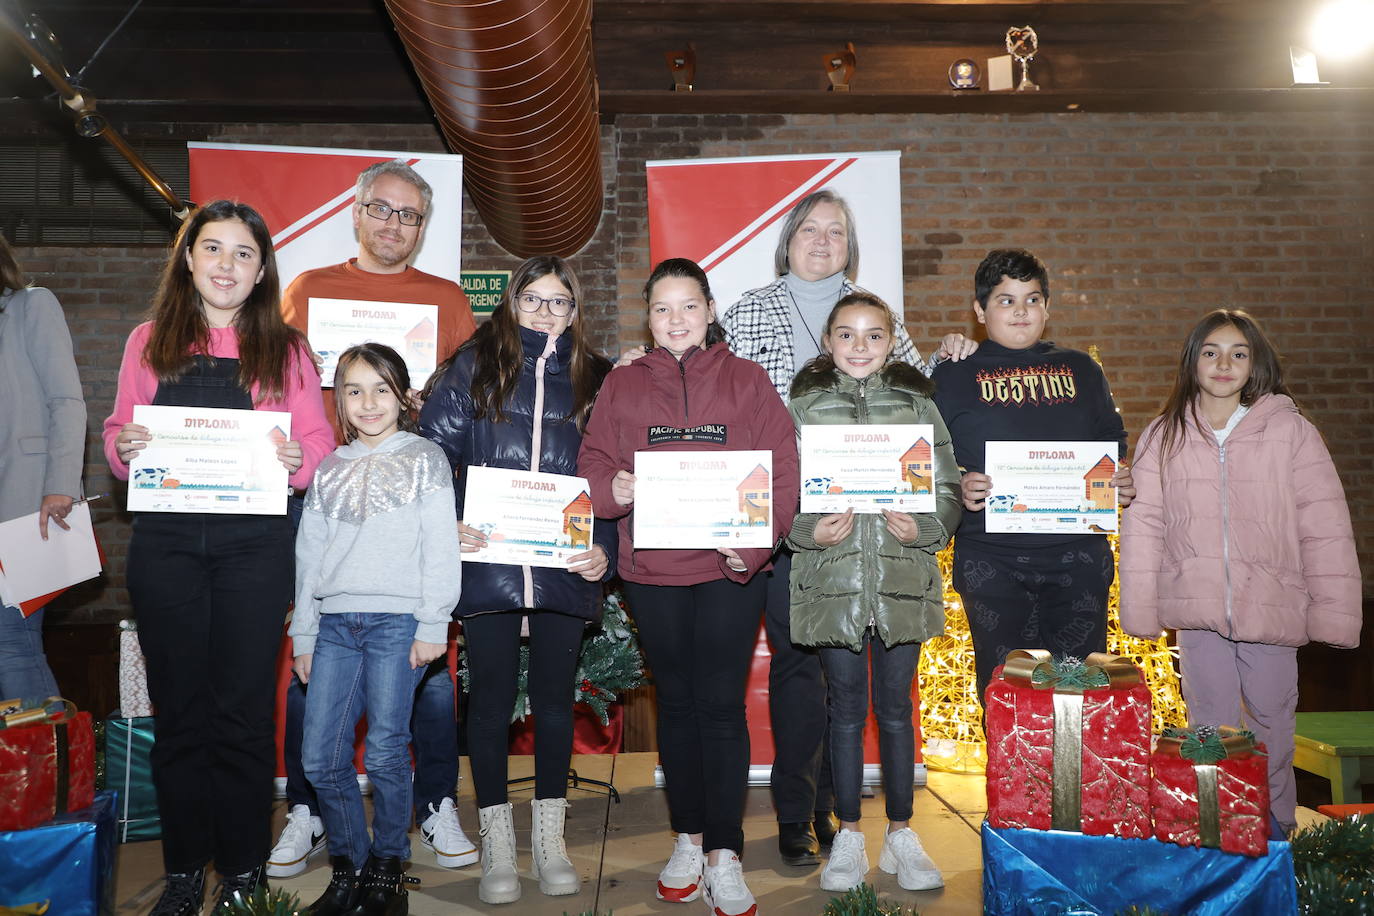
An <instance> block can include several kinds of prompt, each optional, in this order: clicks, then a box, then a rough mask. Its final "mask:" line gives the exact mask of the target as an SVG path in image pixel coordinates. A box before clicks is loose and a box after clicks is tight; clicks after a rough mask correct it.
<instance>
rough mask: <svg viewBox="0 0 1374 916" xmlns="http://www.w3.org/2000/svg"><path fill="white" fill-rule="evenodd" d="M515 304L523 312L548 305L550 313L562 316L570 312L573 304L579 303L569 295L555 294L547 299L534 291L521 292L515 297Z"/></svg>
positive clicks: (557, 316)
mask: <svg viewBox="0 0 1374 916" xmlns="http://www.w3.org/2000/svg"><path fill="white" fill-rule="evenodd" d="M515 304H516V305H518V306H519V307H520V311H522V312H537V311H539V307H540V306H541V305H547V306H548V307H549V314H550V315H553V316H554V317H555V318H562V317H563V316H564V315H567V314H570V313H571V312H572V310H573V306H575V305H577V303H576V302H574V301H573V300H571V299H569V298H568V297H567V296H554V297H553V298H551V299H545V298H543V297H542V296H536V295H535V294H534V293H521V294H520V295H518V296H516V297H515Z"/></svg>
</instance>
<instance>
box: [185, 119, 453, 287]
mask: <svg viewBox="0 0 1374 916" xmlns="http://www.w3.org/2000/svg"><path fill="white" fill-rule="evenodd" d="M186 152H187V156H188V157H189V162H190V168H191V199H192V200H194V201H195V202H196V203H199V204H204V203H207V202H209V201H212V200H217V199H219V198H229V199H232V200H239V201H242V202H243V203H246V204H248V205H249V206H251V207H252V208H253V209H255V210H257V211H258V212H259V213H261V214H262V217H263V219H265V220H266V221H267V228H268V229H269V230H270V231H271V233H272V245H273V247H274V248H275V249H276V252H277V269H278V271H279V272H280V274H281V285H282V289H285V288H286V286H287V284H289V283H290V282H291V281H292V280H294V279H295V278H296V276H297V275H298V274H300V273H303V272H304V271H307V270H313V269H314V268H316V267H325V266H328V265H330V264H339V263H342V262H343V261H346V260H348V259H349V258H351V257H354V256H355V255H357V253H358V240H357V236H356V235H355V234H354V232H353V213H352V205H353V201H354V199H355V191H354V188H355V187H356V185H357V181H358V173H359V172H361V171H362V170H363V169H365V168H367V167H368V166H370V165H373V164H374V163H377V162H385V161H387V160H389V159H400V160H401V161H402V162H404V163H406V164H407V165H409V166H410V167H411V168H413V169H415V171H417V172H419V173H420V176H421V177H422V178H424V179H425V181H427V182H429V185H430V187H432V188H433V189H434V202H433V204H432V205H431V207H430V212H429V216H428V218H426V220H425V224H424V234H423V235H422V236H421V237H420V244H419V247H417V248H416V250H415V255H414V257H413V258H412V259H411V264H413V265H414V266H415V267H417V268H419V269H420V270H423V271H425V272H426V273H431V274H435V275H437V276H440V277H443V278H445V279H447V280H452V281H453V282H454V283H458V282H459V281H460V279H461V277H460V269H461V261H462V251H463V157H462V156H455V155H452V154H450V153H411V152H396V151H386V150H357V149H325V148H321V147H310V146H258V145H252V144H240V143H188V144H186Z"/></svg>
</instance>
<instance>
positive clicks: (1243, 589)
mask: <svg viewBox="0 0 1374 916" xmlns="http://www.w3.org/2000/svg"><path fill="white" fill-rule="evenodd" d="M1135 480H1136V488H1137V493H1136V498H1135V502H1133V503H1132V504H1131V507H1130V508H1129V509H1127V510H1126V513H1125V516H1124V520H1123V522H1122V529H1121V626H1122V628H1123V629H1125V630H1126V632H1127V633H1131V634H1133V635H1135V636H1143V637H1147V638H1154V637H1157V636H1158V635H1159V632H1160V630H1161V629H1163V628H1165V627H1168V628H1170V629H1176V630H1177V631H1178V649H1179V663H1180V665H1181V667H1182V670H1183V697H1184V699H1185V700H1187V702H1188V717H1189V719H1190V720H1191V721H1192V723H1193V724H1194V725H1240V724H1241V722H1242V719H1244V720H1245V722H1246V724H1247V725H1248V726H1249V727H1250V728H1251V729H1253V730H1254V732H1255V734H1256V735H1257V736H1258V737H1259V739H1260V740H1261V741H1263V742H1264V743H1265V745H1267V750H1268V752H1269V761H1268V763H1269V810H1270V811H1271V812H1272V813H1273V816H1274V818H1275V819H1276V820H1277V821H1278V822H1279V824H1280V825H1281V826H1282V827H1283V828H1284V830H1285V832H1292V830H1293V828H1294V827H1295V826H1297V818H1296V815H1295V808H1296V804H1297V798H1296V788H1295V785H1294V781H1293V733H1294V729H1295V727H1296V719H1295V716H1296V714H1297V706H1298V648H1297V647H1298V646H1301V645H1304V644H1306V643H1307V642H1309V641H1312V642H1324V643H1329V644H1330V645H1333V646H1341V647H1345V648H1353V647H1355V646H1356V645H1358V644H1359V641H1360V624H1361V613H1362V612H1361V608H1360V566H1359V561H1358V560H1357V559H1356V555H1355V538H1354V534H1353V533H1352V531H1351V527H1350V511H1349V510H1348V509H1347V508H1346V504H1345V491H1344V490H1343V489H1342V487H1341V481H1340V477H1339V476H1338V474H1337V473H1336V468H1335V466H1334V465H1333V464H1332V463H1331V456H1330V455H1329V454H1327V451H1326V446H1325V444H1323V442H1322V437H1321V434H1320V433H1318V432H1317V429H1316V427H1314V426H1313V425H1312V424H1311V423H1309V422H1308V421H1307V419H1306V418H1305V417H1303V415H1302V414H1301V413H1300V412H1299V411H1298V408H1297V407H1296V406H1295V405H1294V403H1293V400H1292V397H1291V396H1290V395H1289V393H1288V388H1287V386H1286V385H1284V381H1283V374H1282V371H1281V369H1280V363H1279V357H1278V354H1277V353H1275V352H1274V348H1273V346H1272V345H1271V344H1270V343H1269V340H1268V338H1266V337H1265V336H1264V332H1263V331H1261V330H1260V328H1259V325H1257V324H1256V323H1255V320H1254V319H1253V318H1251V317H1250V316H1249V315H1247V314H1246V313H1245V312H1240V311H1226V310H1224V309H1218V310H1216V311H1214V312H1211V313H1210V314H1208V315H1207V316H1206V317H1205V318H1203V319H1202V321H1201V322H1199V323H1198V325H1197V327H1196V328H1194V329H1193V332H1192V333H1191V334H1190V335H1188V340H1187V341H1186V342H1185V343H1184V345H1183V355H1182V361H1181V365H1180V367H1179V376H1178V380H1177V382H1176V383H1175V385H1174V390H1173V393H1172V394H1170V395H1169V400H1168V401H1167V402H1166V403H1165V405H1164V409H1163V410H1162V411H1160V415H1159V417H1158V418H1156V419H1155V421H1154V422H1153V423H1151V424H1150V426H1149V428H1148V429H1146V430H1145V433H1144V434H1143V435H1142V436H1141V437H1140V444H1139V445H1138V446H1137V448H1136V456H1135Z"/></svg>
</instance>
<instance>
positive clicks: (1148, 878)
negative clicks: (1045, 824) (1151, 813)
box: [983, 822, 1298, 916]
mask: <svg viewBox="0 0 1374 916" xmlns="http://www.w3.org/2000/svg"><path fill="white" fill-rule="evenodd" d="M1131 906H1142V907H1143V906H1150V907H1153V908H1154V909H1155V910H1156V911H1158V912H1161V913H1171V914H1178V916H1182V914H1185V913H1186V914H1188V916H1285V914H1289V913H1297V911H1298V889H1297V883H1296V881H1295V879H1294V877H1293V851H1292V849H1291V847H1290V846H1289V844H1288V843H1285V842H1281V841H1276V840H1271V841H1270V842H1269V854H1268V855H1267V856H1263V857H1260V858H1254V857H1251V856H1240V855H1235V854H1233V853H1229V852H1222V851H1221V850H1219V849H1202V848H1198V847H1195V846H1176V845H1174V844H1172V843H1161V842H1160V841H1159V840H1153V839H1149V840H1123V839H1121V838H1119V837H1110V836H1084V835H1083V834H1081V833H1068V832H1065V831H1061V830H1015V829H1010V828H1008V829H998V828H996V827H990V826H988V825H987V823H986V822H985V823H984V824H983V912H984V913H985V914H990V916H1068V914H1073V916H1113V914H1115V913H1118V912H1120V911H1121V910H1125V909H1128V908H1129V907H1131Z"/></svg>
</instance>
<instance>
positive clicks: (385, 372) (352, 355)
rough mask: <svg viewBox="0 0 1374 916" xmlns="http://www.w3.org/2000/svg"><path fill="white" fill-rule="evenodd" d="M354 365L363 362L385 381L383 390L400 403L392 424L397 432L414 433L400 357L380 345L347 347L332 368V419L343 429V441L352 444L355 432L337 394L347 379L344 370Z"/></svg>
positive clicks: (407, 376)
mask: <svg viewBox="0 0 1374 916" xmlns="http://www.w3.org/2000/svg"><path fill="white" fill-rule="evenodd" d="M354 363H366V364H367V365H368V366H371V367H372V368H373V369H374V370H376V372H377V374H378V375H380V376H381V377H382V381H384V382H386V384H387V387H388V388H390V389H391V390H392V392H393V393H395V395H396V400H398V401H400V402H401V415H400V417H399V419H397V421H396V426H397V428H398V429H403V430H405V431H406V432H411V433H413V432H415V430H416V429H418V428H419V425H420V424H419V423H418V422H416V419H415V405H414V404H413V403H411V400H410V370H409V369H407V368H406V361H405V360H403V359H401V354H399V353H397V352H396V351H395V350H393V349H391V348H390V347H388V346H387V345H386V344H380V343H372V342H369V343H362V344H358V345H356V346H352V347H349V348H348V349H347V350H345V351H343V353H341V354H339V362H338V364H337V365H335V367H334V392H335V395H334V419H335V420H337V421H338V423H339V429H341V430H343V434H344V441H345V442H352V441H353V440H354V439H356V438H358V430H357V429H356V428H354V426H353V424H352V422H350V421H349V419H348V399H347V398H346V397H344V395H343V394H342V393H341V392H342V389H343V387H344V383H345V381H346V380H347V378H348V370H349V369H350V368H352V367H353V364H354Z"/></svg>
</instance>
